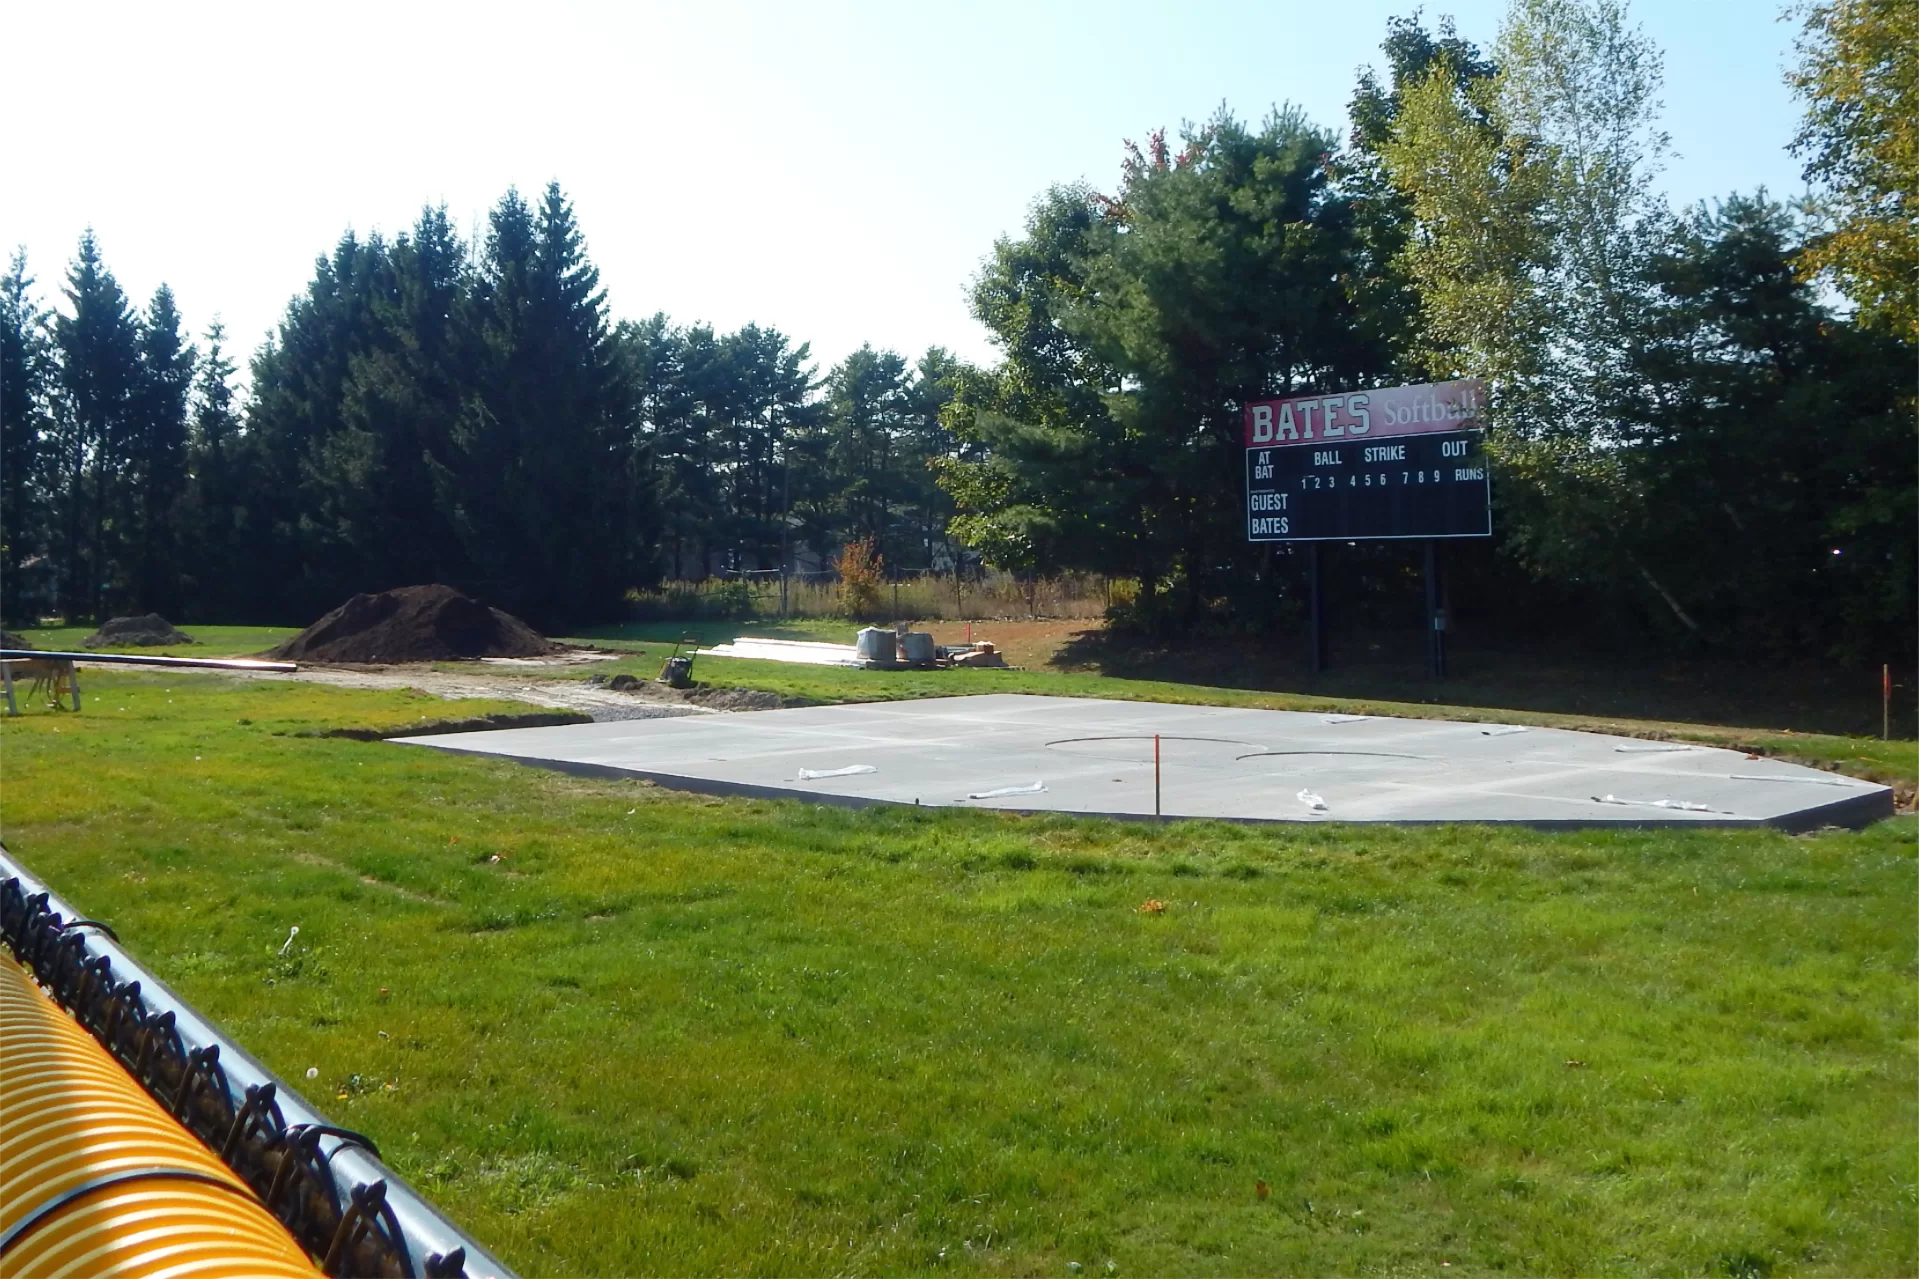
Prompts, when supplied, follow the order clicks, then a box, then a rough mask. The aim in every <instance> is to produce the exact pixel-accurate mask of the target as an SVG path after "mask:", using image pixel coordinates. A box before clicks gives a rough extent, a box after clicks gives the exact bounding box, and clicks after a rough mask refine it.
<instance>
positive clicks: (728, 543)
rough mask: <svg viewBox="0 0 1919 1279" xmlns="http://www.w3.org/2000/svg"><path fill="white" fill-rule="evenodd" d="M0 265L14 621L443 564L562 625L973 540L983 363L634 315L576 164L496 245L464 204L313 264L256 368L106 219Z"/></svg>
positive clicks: (380, 578)
mask: <svg viewBox="0 0 1919 1279" xmlns="http://www.w3.org/2000/svg"><path fill="white" fill-rule="evenodd" d="M33 284H34V281H33V280H32V278H31V277H30V275H29V274H28V270H27V264H26V261H25V258H24V255H22V254H16V255H15V256H14V258H13V261H12V265H11V267H10V269H9V272H8V274H7V276H6V277H5V279H4V280H0V358H3V359H4V361H5V363H4V366H0V388H4V395H5V401H4V423H5V428H6V429H5V440H4V443H5V455H4V458H0V468H3V469H4V503H5V505H4V508H3V509H0V527H3V528H4V531H5V552H4V553H5V561H4V566H3V568H0V616H4V617H5V618H6V619H8V620H9V621H12V620H14V619H19V618H22V617H26V616H29V615H31V614H34V613H40V612H57V613H61V614H66V615H70V616H76V617H90V616H100V615H103V614H106V613H111V612H120V611H145V610H157V611H160V612H162V613H166V614H168V615H171V616H184V617H218V618H235V619H247V620H259V621H277V622H286V623H293V622H301V623H303V622H305V621H309V620H311V619H312V618H313V617H314V616H317V615H318V613H320V612H322V611H324V610H325V609H328V608H331V607H333V606H334V605H336V604H338V603H339V602H340V601H341V600H343V599H344V598H346V597H347V596H348V595H350V594H352V593H354V592H356V591H362V590H377V589H383V588H386V587H391V586H396V585H403V584H407V583H414V582H429V581H439V582H448V583H452V584H455V585H458V586H461V587H462V588H464V589H467V590H469V591H471V592H473V593H474V594H476V595H477V596H479V597H480V598H483V599H486V600H487V601H489V602H490V603H493V604H496V605H498V606H499V607H503V608H506V609H509V610H511V611H514V612H517V613H521V614H523V615H525V616H527V617H529V618H531V619H534V620H536V621H537V622H539V623H540V624H542V625H547V626H554V627H558V626H565V625H569V624H577V623H580V622H585V621H600V620H605V619H607V618H608V617H611V616H615V615H617V612H618V609H619V604H620V600H621V598H622V597H623V595H624V594H625V593H626V592H627V591H628V590H629V589H630V588H633V587H635V586H644V585H647V584H649V583H652V582H656V581H658V580H660V578H661V577H662V576H672V577H686V578H704V577H706V576H707V575H708V574H710V573H713V572H750V571H753V570H756V569H757V570H767V569H773V568H777V566H778V565H779V564H780V563H781V562H782V556H784V557H786V559H787V560H788V561H791V560H793V559H794V557H795V554H796V552H797V551H799V550H800V549H801V548H811V549H812V551H813V552H814V555H815V559H816V560H817V557H818V555H819V554H821V553H824V552H830V551H831V550H832V549H833V548H835V547H837V546H838V545H839V544H840V543H842V542H844V541H848V540H852V539H855V538H863V539H869V540H871V542H872V543H873V544H874V545H875V546H876V547H877V548H878V549H879V552H880V554H881V555H882V556H883V557H884V558H885V560H886V561H887V562H888V563H889V564H891V565H893V566H895V567H896V568H897V569H904V570H915V569H930V568H936V567H939V566H942V565H950V564H952V563H954V562H955V561H956V558H957V557H959V556H961V555H963V554H964V552H963V551H962V550H961V548H959V547H958V546H957V545H956V544H953V543H951V542H949V541H947V540H946V524H947V519H948V516H949V515H950V513H951V510H952V504H951V500H950V499H949V498H948V497H947V496H946V495H945V493H944V492H943V491H942V490H941V489H940V488H939V487H938V486H937V484H935V482H934V474H933V471H932V470H931V469H930V467H929V465H928V463H929V461H930V460H931V459H932V458H934V457H944V456H949V455H957V451H958V449H959V447H960V446H959V445H958V444H957V443H956V441H955V440H954V438H953V436H952V435H951V433H950V432H949V431H948V430H947V429H946V427H945V426H944V424H943V423H942V421H941V410H942V409H943V407H944V405H945V403H946V401H947V400H948V399H949V398H950V394H951V393H950V390H949V389H948V387H949V385H950V383H951V381H952V378H953V376H954V374H955V371H956V370H957V368H958V362H957V361H955V360H954V359H953V357H951V356H950V355H948V354H947V353H946V352H944V351H942V350H939V349H934V350H931V351H928V352H926V353H925V354H924V355H923V356H922V357H921V358H920V359H919V360H918V361H917V362H909V361H908V360H907V359H906V358H905V357H903V356H901V355H899V354H897V353H894V352H891V351H884V350H874V349H872V348H871V347H865V348H862V349H861V350H859V351H856V352H854V353H853V354H852V355H850V356H848V357H847V358H846V359H845V360H842V361H841V362H840V363H838V364H837V365H835V366H833V367H832V368H831V369H829V370H827V371H826V373H825V374H824V375H821V374H819V373H818V372H817V370H816V368H815V366H814V364H813V362H812V359H811V354H810V351H809V348H808V347H807V346H806V344H804V343H797V344H796V343H795V342H793V341H792V340H791V339H789V338H788V337H787V336H786V335H784V334H782V333H780V332H778V331H776V330H773V329H768V328H761V327H758V326H755V325H748V326H746V327H745V328H742V329H740V330H739V331H737V332H734V333H716V332H715V331H714V330H713V329H712V328H711V327H710V326H702V325H694V326H676V325H674V324H672V323H671V322H670V321H669V320H668V319H667V317H665V316H664V315H655V316H652V317H650V318H648V319H646V320H643V321H638V322H631V321H626V322H616V321H614V320H613V319H612V317H611V315H610V313H609V310H608V305H607V299H606V296H605V293H604V291H603V290H601V289H600V287H599V280H598V273H597V271H596V270H595V269H594V267H593V265H592V263H591V261H590V259H589V257H588V256H587V253H586V249H585V245H584V241H583V237H582V235H581V232H580V229H579V226H578V224H577V220H576V218H575V214H574V211H573V209H572V206H571V205H570V204H569V202H568V201H567V199H566V197H565V195H564V194H563V193H562V192H561V191H560V189H559V188H558V186H557V185H555V186H549V187H548V188H547V190H546V191H545V192H544V193H543V194H542V195H541V197H540V198H539V199H538V200H537V201H528V200H526V199H524V198H523V197H522V196H521V195H520V194H519V193H518V192H514V191H509V192H508V193H507V194H506V195H505V196H504V197H503V198H502V199H501V200H500V201H499V203H498V204H497V205H496V206H495V207H494V208H493V209H492V210H491V212H490V214H489V215H488V219H487V227H486V232H485V235H484V237H483V239H481V240H480V241H479V242H478V243H468V242H467V241H465V240H463V239H462V238H461V236H460V235H459V234H458V232H457V230H456V228H455V227H454V226H453V224H452V222H451V221H450V220H449V219H448V217H447V215H446V212H445V210H444V209H435V208H429V209H426V210H424V211H423V212H422V213H421V215H420V217H419V219H418V221H417V222H415V224H414V225H413V226H412V227H411V228H410V229H409V230H407V231H405V232H403V233H401V234H399V235H397V236H395V237H393V238H392V239H391V240H390V241H389V240H387V239H385V238H383V237H381V236H379V235H372V236H367V237H364V238H362V237H359V236H356V235H353V234H351V233H349V234H347V235H345V236H343V237H342V238H341V240H340V242H339V243H338V244H337V245H336V246H335V247H334V249H333V251H332V252H331V253H330V254H329V255H327V256H325V257H323V258H321V259H319V260H318V261H317V262H316V263H315V268H314V276H313V279H312V281H311V282H310V283H309V284H308V285H307V287H306V289H305V291H304V292H303V293H302V294H301V295H300V296H298V297H296V298H295V299H294V300H293V302H292V303H291V304H290V305H289V306H288V308H287V312H286V315H285V318H284V320H283V321H282V323H281V324H280V326H279V330H278V333H277V334H276V335H275V336H274V337H273V338H272V339H271V340H270V341H268V342H267V343H266V344H265V345H264V346H263V347H262V348H261V349H260V350H259V351H258V352H257V353H256V354H255V355H254V357H253V360H252V366H251V374H252V377H251V386H250V389H249V391H248V394H247V395H246V396H245V397H244V402H242V398H241V397H240V396H238V395H237V394H236V391H235V385H234V379H235V373H236V368H235V365H234V362H233V360H232V358H231V357H230V355H229V354H228V347H227V341H226V338H225V334H224V333H223V332H222V330H221V329H220V327H219V326H218V324H217V323H216V324H215V325H214V326H213V327H212V328H211V329H210V330H209V331H208V332H207V334H206V335H205V338H204V342H203V347H196V346H195V345H194V344H193V343H192V342H191V341H190V340H189V339H188V337H187V336H186V335H185V334H184V333H183V332H182V331H181V321H180V316H179V313H178V310H177V308H176V306H175V303H174V299H173V295H172V293H171V292H170V291H169V290H168V289H167V288H165V287H164V286H163V287H162V288H161V289H160V290H159V291H158V292H157V293H156V294H155V295H154V297H153V299H152V301H151V302H150V303H149V304H148V305H147V306H146V307H145V308H144V309H140V310H136V309H135V308H134V306H133V305H132V303H131V302H130V301H129V300H128V299H127V297H126V296H125V295H124V293H123V292H122V290H121V288H120V286H119V284H118V283H117V282H116V280H115V279H114V277H113V273H112V272H111V270H109V269H108V267H107V265H106V263H105V261H104V260H103V256H102V252H101V249H100V246H99V244H98V242H97V241H96V239H95V238H94V236H93V235H92V233H91V232H89V233H87V234H86V235H85V236H83V238H82V239H81V242H80V247H79V251H78V253H77V254H76V256H75V257H74V260H73V262H72V265H71V267H70V268H69V270H68V272H67V276H66V280H65V287H64V289H63V290H62V293H63V301H64V303H65V305H64V306H63V307H60V308H59V309H58V310H57V311H49V310H48V309H46V308H45V307H43V306H42V305H41V304H40V303H39V302H38V300H37V298H36V294H35V291H34V288H33Z"/></svg>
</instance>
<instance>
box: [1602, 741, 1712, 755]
mask: <svg viewBox="0 0 1919 1279" xmlns="http://www.w3.org/2000/svg"><path fill="white" fill-rule="evenodd" d="M1612 749H1613V754H1615V755H1675V754H1678V753H1679V752H1680V751H1696V750H1698V749H1699V747H1697V746H1682V745H1680V744H1679V743H1677V742H1654V743H1653V744H1652V745H1650V746H1615V747H1613V748H1612Z"/></svg>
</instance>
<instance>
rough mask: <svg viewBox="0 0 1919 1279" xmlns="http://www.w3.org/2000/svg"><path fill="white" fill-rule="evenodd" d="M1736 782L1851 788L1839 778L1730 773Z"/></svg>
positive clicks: (1729, 775)
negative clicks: (1788, 783)
mask: <svg viewBox="0 0 1919 1279" xmlns="http://www.w3.org/2000/svg"><path fill="white" fill-rule="evenodd" d="M1727 776H1728V777H1729V778H1731V779H1732V780H1733V781H1735V782H1797V783H1799V784H1800V785H1801V786H1850V785H1852V783H1851V782H1843V781H1840V780H1839V779H1838V778H1837V777H1761V776H1760V775H1759V774H1758V773H1728V774H1727Z"/></svg>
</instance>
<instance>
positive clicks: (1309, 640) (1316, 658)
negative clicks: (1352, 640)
mask: <svg viewBox="0 0 1919 1279" xmlns="http://www.w3.org/2000/svg"><path fill="white" fill-rule="evenodd" d="M1306 593H1307V595H1308V597H1309V598H1310V599H1311V600H1312V620H1311V622H1310V623H1309V625H1308V629H1307V635H1306V664H1307V666H1308V667H1309V668H1311V670H1312V673H1313V674H1315V675H1317V674H1319V673H1320V672H1321V671H1323V670H1325V669H1326V579H1325V577H1324V576H1323V575H1322V574H1321V573H1320V571H1319V543H1318V542H1308V543H1306Z"/></svg>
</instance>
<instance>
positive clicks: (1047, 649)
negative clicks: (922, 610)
mask: <svg viewBox="0 0 1919 1279" xmlns="http://www.w3.org/2000/svg"><path fill="white" fill-rule="evenodd" d="M912 626H913V629H914V630H916V631H931V632H932V633H933V642H934V643H935V644H964V643H967V642H968V634H967V628H968V627H969V626H970V627H971V628H972V634H971V642H973V643H978V642H979V641H981V640H991V641H992V642H993V645H994V647H996V648H998V649H999V651H1000V652H1001V653H1003V654H1005V655H1006V660H1007V662H1008V664H1010V665H1013V666H1024V667H1028V668H1038V667H1045V666H1052V665H1053V664H1054V659H1055V657H1057V655H1058V654H1059V652H1060V650H1061V649H1063V648H1065V647H1066V646H1067V645H1068V644H1071V643H1073V642H1075V641H1076V640H1079V639H1080V638H1081V637H1082V636H1086V635H1091V634H1094V633H1096V632H1098V631H1099V630H1100V629H1101V627H1102V626H1103V623H1102V622H1100V621H1099V620H1098V619H1097V618H1085V617H1067V618H1045V617H1042V618H1038V619H1029V620H1023V621H1022V620H1015V619H1009V620H1003V621H975V622H914V623H913V624H912Z"/></svg>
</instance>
